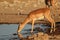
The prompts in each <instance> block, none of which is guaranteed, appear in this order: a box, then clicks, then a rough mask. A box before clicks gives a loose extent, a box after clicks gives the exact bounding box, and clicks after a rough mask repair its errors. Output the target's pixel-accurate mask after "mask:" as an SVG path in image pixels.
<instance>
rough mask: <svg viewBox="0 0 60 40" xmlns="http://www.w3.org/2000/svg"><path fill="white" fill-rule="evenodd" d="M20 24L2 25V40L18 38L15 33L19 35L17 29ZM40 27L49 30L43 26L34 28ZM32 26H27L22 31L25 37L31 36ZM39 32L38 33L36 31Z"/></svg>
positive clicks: (0, 36) (39, 25)
mask: <svg viewBox="0 0 60 40" xmlns="http://www.w3.org/2000/svg"><path fill="white" fill-rule="evenodd" d="M18 25H19V24H0V40H11V39H12V38H18V36H14V35H13V34H14V33H17V28H18ZM36 27H40V28H42V29H43V31H44V29H45V28H47V26H45V25H43V24H36V25H35V26H34V28H36ZM29 29H31V24H27V25H25V28H24V29H23V30H22V31H21V33H22V34H23V36H25V37H26V36H27V35H30V34H29V33H30V30H29ZM34 32H37V31H34Z"/></svg>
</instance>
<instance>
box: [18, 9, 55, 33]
mask: <svg viewBox="0 0 60 40" xmlns="http://www.w3.org/2000/svg"><path fill="white" fill-rule="evenodd" d="M44 18H46V19H47V20H48V21H49V22H50V23H51V30H50V33H52V31H55V21H54V19H53V18H52V17H51V14H50V8H40V9H37V10H34V11H32V12H30V13H29V15H28V16H27V17H26V19H25V20H24V21H23V22H22V24H20V25H19V27H18V30H17V32H18V33H19V32H21V31H22V29H23V28H24V26H25V25H26V24H27V23H28V22H30V21H32V29H31V32H33V28H34V22H35V21H36V20H41V19H44Z"/></svg>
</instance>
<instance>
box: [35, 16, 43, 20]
mask: <svg viewBox="0 0 60 40" xmlns="http://www.w3.org/2000/svg"><path fill="white" fill-rule="evenodd" d="M42 19H44V16H41V17H39V18H36V19H35V20H42Z"/></svg>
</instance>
